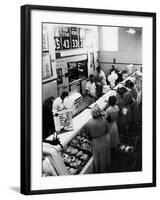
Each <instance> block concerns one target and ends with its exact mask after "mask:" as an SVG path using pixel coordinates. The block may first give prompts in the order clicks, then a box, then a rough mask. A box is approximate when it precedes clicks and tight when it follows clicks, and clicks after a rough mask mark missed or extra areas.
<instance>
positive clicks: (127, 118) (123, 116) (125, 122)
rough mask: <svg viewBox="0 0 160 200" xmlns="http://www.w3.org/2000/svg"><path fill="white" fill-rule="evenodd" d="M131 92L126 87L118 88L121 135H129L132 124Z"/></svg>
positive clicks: (118, 122) (119, 128)
mask: <svg viewBox="0 0 160 200" xmlns="http://www.w3.org/2000/svg"><path fill="white" fill-rule="evenodd" d="M132 102H133V101H132V97H131V94H130V93H129V92H128V91H127V89H126V88H125V87H122V88H118V89H117V105H118V107H119V115H118V121H117V124H118V130H119V133H120V134H121V135H127V134H128V133H129V128H130V125H131V104H132Z"/></svg>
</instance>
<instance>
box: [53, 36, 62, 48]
mask: <svg viewBox="0 0 160 200" xmlns="http://www.w3.org/2000/svg"><path fill="white" fill-rule="evenodd" d="M54 41H55V50H61V49H62V45H61V39H60V37H54Z"/></svg>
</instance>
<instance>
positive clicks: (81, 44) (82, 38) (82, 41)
mask: <svg viewBox="0 0 160 200" xmlns="http://www.w3.org/2000/svg"><path fill="white" fill-rule="evenodd" d="M84 41H85V31H84V29H82V28H81V29H80V34H79V47H80V48H83V47H84V46H85V45H84Z"/></svg>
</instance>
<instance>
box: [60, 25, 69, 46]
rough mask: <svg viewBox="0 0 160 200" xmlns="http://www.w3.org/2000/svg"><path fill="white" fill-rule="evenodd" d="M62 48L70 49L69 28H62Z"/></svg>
mask: <svg viewBox="0 0 160 200" xmlns="http://www.w3.org/2000/svg"><path fill="white" fill-rule="evenodd" d="M61 37H62V48H63V49H70V48H71V45H70V29H69V27H61Z"/></svg>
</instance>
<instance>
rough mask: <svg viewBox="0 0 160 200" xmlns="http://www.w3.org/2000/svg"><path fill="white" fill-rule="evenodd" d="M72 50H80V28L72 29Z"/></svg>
mask: <svg viewBox="0 0 160 200" xmlns="http://www.w3.org/2000/svg"><path fill="white" fill-rule="evenodd" d="M71 44H72V49H76V48H79V28H76V27H71Z"/></svg>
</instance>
